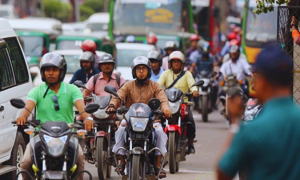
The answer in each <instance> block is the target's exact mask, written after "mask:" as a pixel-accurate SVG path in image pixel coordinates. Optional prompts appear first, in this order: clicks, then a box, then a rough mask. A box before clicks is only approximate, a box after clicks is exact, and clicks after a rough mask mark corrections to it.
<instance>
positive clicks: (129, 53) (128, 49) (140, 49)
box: [115, 43, 155, 81]
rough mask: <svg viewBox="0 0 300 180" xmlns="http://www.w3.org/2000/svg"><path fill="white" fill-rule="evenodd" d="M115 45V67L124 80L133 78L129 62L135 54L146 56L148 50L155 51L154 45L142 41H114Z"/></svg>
mask: <svg viewBox="0 0 300 180" xmlns="http://www.w3.org/2000/svg"><path fill="white" fill-rule="evenodd" d="M116 47H117V52H118V53H117V60H116V61H117V69H116V70H115V73H119V74H120V75H121V76H122V77H123V78H124V79H125V80H127V81H130V80H133V77H132V74H131V62H132V60H133V59H134V58H136V57H137V56H145V57H147V56H148V54H149V52H150V51H155V46H153V45H149V44H142V43H116Z"/></svg>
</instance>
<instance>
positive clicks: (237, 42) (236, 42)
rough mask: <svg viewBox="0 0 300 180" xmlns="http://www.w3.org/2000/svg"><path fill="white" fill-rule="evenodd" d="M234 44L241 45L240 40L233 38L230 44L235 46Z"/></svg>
mask: <svg viewBox="0 0 300 180" xmlns="http://www.w3.org/2000/svg"><path fill="white" fill-rule="evenodd" d="M234 45H237V46H239V45H240V42H239V41H238V40H236V39H232V40H231V41H230V42H229V46H234Z"/></svg>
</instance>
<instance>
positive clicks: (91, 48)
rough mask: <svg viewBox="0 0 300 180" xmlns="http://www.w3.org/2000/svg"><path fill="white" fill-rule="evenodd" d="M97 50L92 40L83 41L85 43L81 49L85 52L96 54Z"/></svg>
mask: <svg viewBox="0 0 300 180" xmlns="http://www.w3.org/2000/svg"><path fill="white" fill-rule="evenodd" d="M96 48H97V45H96V43H95V42H94V41H93V40H91V39H87V40H85V41H83V43H82V44H81V49H82V50H83V51H90V52H92V53H94V54H95V52H96Z"/></svg>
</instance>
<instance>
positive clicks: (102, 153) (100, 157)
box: [96, 137, 108, 180]
mask: <svg viewBox="0 0 300 180" xmlns="http://www.w3.org/2000/svg"><path fill="white" fill-rule="evenodd" d="M96 143H97V146H96V157H97V172H98V178H99V179H101V180H104V179H106V178H107V170H108V164H107V162H106V160H105V158H106V157H107V150H106V147H107V145H106V142H105V139H104V137H99V138H97V141H96Z"/></svg>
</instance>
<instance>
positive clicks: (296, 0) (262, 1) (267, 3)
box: [254, 0, 300, 14]
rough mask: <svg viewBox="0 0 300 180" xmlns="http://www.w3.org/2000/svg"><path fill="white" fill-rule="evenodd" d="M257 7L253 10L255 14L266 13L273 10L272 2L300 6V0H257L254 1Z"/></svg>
mask: <svg viewBox="0 0 300 180" xmlns="http://www.w3.org/2000/svg"><path fill="white" fill-rule="evenodd" d="M256 3H257V9H256V10H254V12H255V13H256V14H261V13H267V12H270V11H273V10H274V4H275V3H276V4H278V5H281V4H287V5H289V6H300V0H259V1H256Z"/></svg>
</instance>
